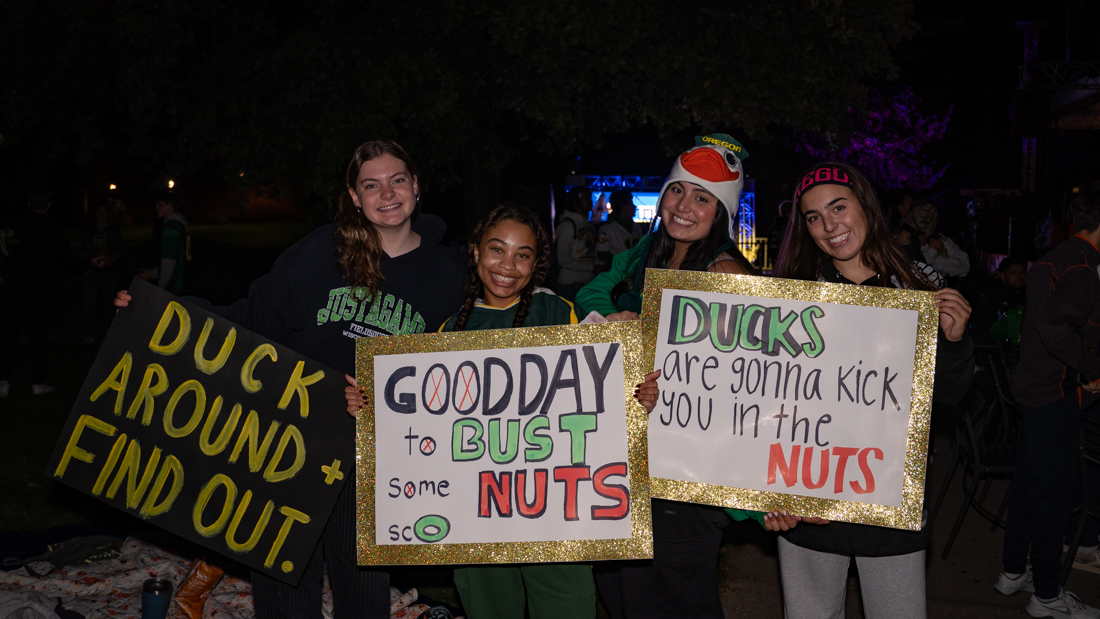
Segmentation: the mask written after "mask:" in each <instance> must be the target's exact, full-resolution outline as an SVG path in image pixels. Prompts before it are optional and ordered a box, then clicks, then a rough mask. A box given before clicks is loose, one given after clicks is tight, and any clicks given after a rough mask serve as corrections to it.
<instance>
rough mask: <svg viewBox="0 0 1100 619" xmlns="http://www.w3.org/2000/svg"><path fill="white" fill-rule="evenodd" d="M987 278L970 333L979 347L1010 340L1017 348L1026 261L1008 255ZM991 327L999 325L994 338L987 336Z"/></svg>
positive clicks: (1023, 300)
mask: <svg viewBox="0 0 1100 619" xmlns="http://www.w3.org/2000/svg"><path fill="white" fill-rule="evenodd" d="M989 279H990V283H989V289H988V290H987V291H986V293H985V298H983V299H982V302H981V304H980V305H978V309H977V310H975V312H974V315H973V316H971V318H970V326H971V334H972V335H973V336H974V341H975V342H977V343H979V344H992V343H993V342H994V341H1004V340H1009V341H1010V342H1011V343H1012V344H1013V345H1014V346H1016V347H1017V349H1018V348H1019V345H1020V320H1021V318H1022V314H1023V312H1022V310H1023V307H1024V302H1025V301H1026V300H1027V290H1026V289H1025V286H1026V284H1027V260H1025V259H1024V258H1023V257H1022V256H1017V255H1013V256H1008V257H1007V258H1005V259H1004V260H1001V263H1000V264H999V265H997V270H996V271H994V272H993V275H992V276H991V277H990V278H989ZM1002 321H1003V322H1002ZM994 324H998V325H999V326H998V330H997V335H996V336H994V335H993V334H991V333H990V329H991V328H992V327H993V325H994ZM1012 324H1014V325H1015V327H1012V326H1011V325H1012Z"/></svg>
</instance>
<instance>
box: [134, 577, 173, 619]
mask: <svg viewBox="0 0 1100 619" xmlns="http://www.w3.org/2000/svg"><path fill="white" fill-rule="evenodd" d="M171 601H172V581H170V580H165V579H164V578H150V579H149V580H146V581H145V584H144V585H143V586H142V588H141V619H164V617H165V615H167V614H168V604H169V603H171Z"/></svg>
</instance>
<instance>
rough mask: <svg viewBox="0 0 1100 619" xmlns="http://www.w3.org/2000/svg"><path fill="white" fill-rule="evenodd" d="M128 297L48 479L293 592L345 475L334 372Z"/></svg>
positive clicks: (176, 303) (141, 295)
mask: <svg viewBox="0 0 1100 619" xmlns="http://www.w3.org/2000/svg"><path fill="white" fill-rule="evenodd" d="M130 286H131V288H130V294H131V295H132V296H133V300H132V301H130V305H129V307H126V308H124V309H122V310H120V311H119V312H118V314H117V315H116V316H115V320H114V322H113V323H112V325H111V330H110V332H109V333H108V335H107V339H106V340H105V341H104V342H103V346H102V347H101V348H100V350H99V354H98V355H97V356H96V360H95V363H94V364H93V365H92V369H91V370H90V371H89V372H88V377H87V378H86V379H85V381H84V386H83V387H82V388H81V390H80V395H79V396H78V397H77V400H76V403H75V404H74V405H73V411H72V413H71V415H70V416H69V420H68V422H67V423H66V425H65V429H64V431H63V432H62V434H61V438H60V439H59V441H58V443H57V447H56V448H55V449H54V453H53V456H52V457H51V459H50V464H49V467H48V468H47V470H46V474H47V475H50V476H52V477H55V478H57V479H59V480H60V481H62V482H64V483H65V484H68V485H70V486H72V487H74V488H76V489H78V490H80V491H82V492H85V493H87V494H90V495H92V496H93V497H96V498H98V499H100V500H102V501H105V502H106V503H108V504H110V505H113V506H115V507H117V508H119V509H122V510H124V511H126V512H127V513H130V514H132V515H134V516H137V517H139V518H142V519H145V520H148V521H149V522H151V523H153V524H156V525H158V526H160V527H162V528H164V529H167V530H168V531H171V532H173V533H176V534H177V535H180V536H182V537H184V538H187V539H189V540H191V541H193V542H195V543H198V544H200V545H202V546H205V547H207V548H210V549H211V550H214V551H216V552H220V553H222V554H225V555H227V556H231V557H233V558H235V559H236V560H238V561H240V562H241V563H244V564H245V565H247V566H249V567H251V568H252V569H254V570H258V571H261V572H264V573H266V574H268V575H269V576H271V577H272V578H277V579H279V580H281V581H284V582H287V583H290V584H293V585H296V584H297V583H298V580H299V579H300V578H301V575H302V573H303V572H304V570H305V568H306V564H307V563H308V562H309V558H310V555H311V554H312V553H313V549H314V547H315V546H316V545H317V540H318V539H319V537H320V535H321V532H322V530H323V529H324V527H325V523H326V522H327V521H328V516H329V512H331V511H332V507H333V505H334V504H335V502H336V497H337V495H338V494H339V493H340V489H341V487H342V486H343V483H344V479H345V478H346V477H348V476H349V475H350V474H351V472H352V470H353V469H352V466H353V462H352V457H353V456H354V444H353V438H352V437H353V436H354V432H355V429H354V420H353V419H352V418H351V417H350V416H348V415H347V414H346V412H345V411H344V409H345V408H346V404H345V403H344V397H343V394H344V391H343V388H344V377H343V375H342V373H340V372H337V371H335V370H332V369H331V368H328V367H325V366H323V365H321V364H319V363H314V362H313V361H311V360H309V359H306V358H305V357H303V356H302V355H299V354H297V353H295V352H294V351H292V350H290V349H288V348H285V347H283V346H280V345H278V344H274V343H271V342H269V341H268V340H266V339H264V338H262V337H260V336H258V335H256V334H254V333H251V332H249V331H246V330H244V329H242V328H240V327H238V326H235V325H234V324H233V323H231V322H229V321H227V320H225V319H222V318H219V317H218V316H216V315H214V314H212V313H210V312H208V311H205V310H203V309H201V308H199V307H196V306H195V305H192V304H191V303H188V302H186V301H183V300H181V299H178V298H177V297H174V296H172V295H170V294H168V293H166V292H164V291H163V290H161V289H160V288H157V287H156V286H153V285H150V284H148V283H146V282H144V281H141V280H138V279H135V280H134V281H133V282H132V283H131V284H130Z"/></svg>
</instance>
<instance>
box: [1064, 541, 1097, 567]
mask: <svg viewBox="0 0 1100 619" xmlns="http://www.w3.org/2000/svg"><path fill="white" fill-rule="evenodd" d="M1062 552H1069V546H1066V545H1064V544H1063V545H1062ZM1073 569H1075V570H1083V571H1085V572H1092V573H1093V574H1100V547H1096V548H1093V549H1092V552H1081V551H1080V550H1078V551H1077V556H1076V557H1074V558H1073Z"/></svg>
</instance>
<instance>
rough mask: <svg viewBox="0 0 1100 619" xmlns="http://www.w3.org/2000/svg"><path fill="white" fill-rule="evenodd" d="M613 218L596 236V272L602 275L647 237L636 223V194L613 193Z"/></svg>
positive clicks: (611, 199) (611, 217)
mask: <svg viewBox="0 0 1100 619" xmlns="http://www.w3.org/2000/svg"><path fill="white" fill-rule="evenodd" d="M608 201H609V202H610V203H611V216H610V217H608V219H607V223H605V224H604V225H602V226H600V229H599V232H598V234H597V235H596V236H597V241H596V271H597V272H599V273H602V272H604V271H606V270H608V269H610V268H611V259H612V258H614V257H615V256H617V255H619V254H621V253H623V252H624V251H626V250H628V249H630V248H632V247H634V245H636V244H637V243H638V241H639V240H640V239H641V238H642V236H644V235H645V231H644V230H643V229H642V226H641V225H640V224H638V223H635V221H634V213H635V211H636V210H637V207H636V206H635V205H634V194H632V193H630V192H629V191H627V190H626V189H620V190H618V191H614V192H612V193H611V197H610V198H609V199H608Z"/></svg>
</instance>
